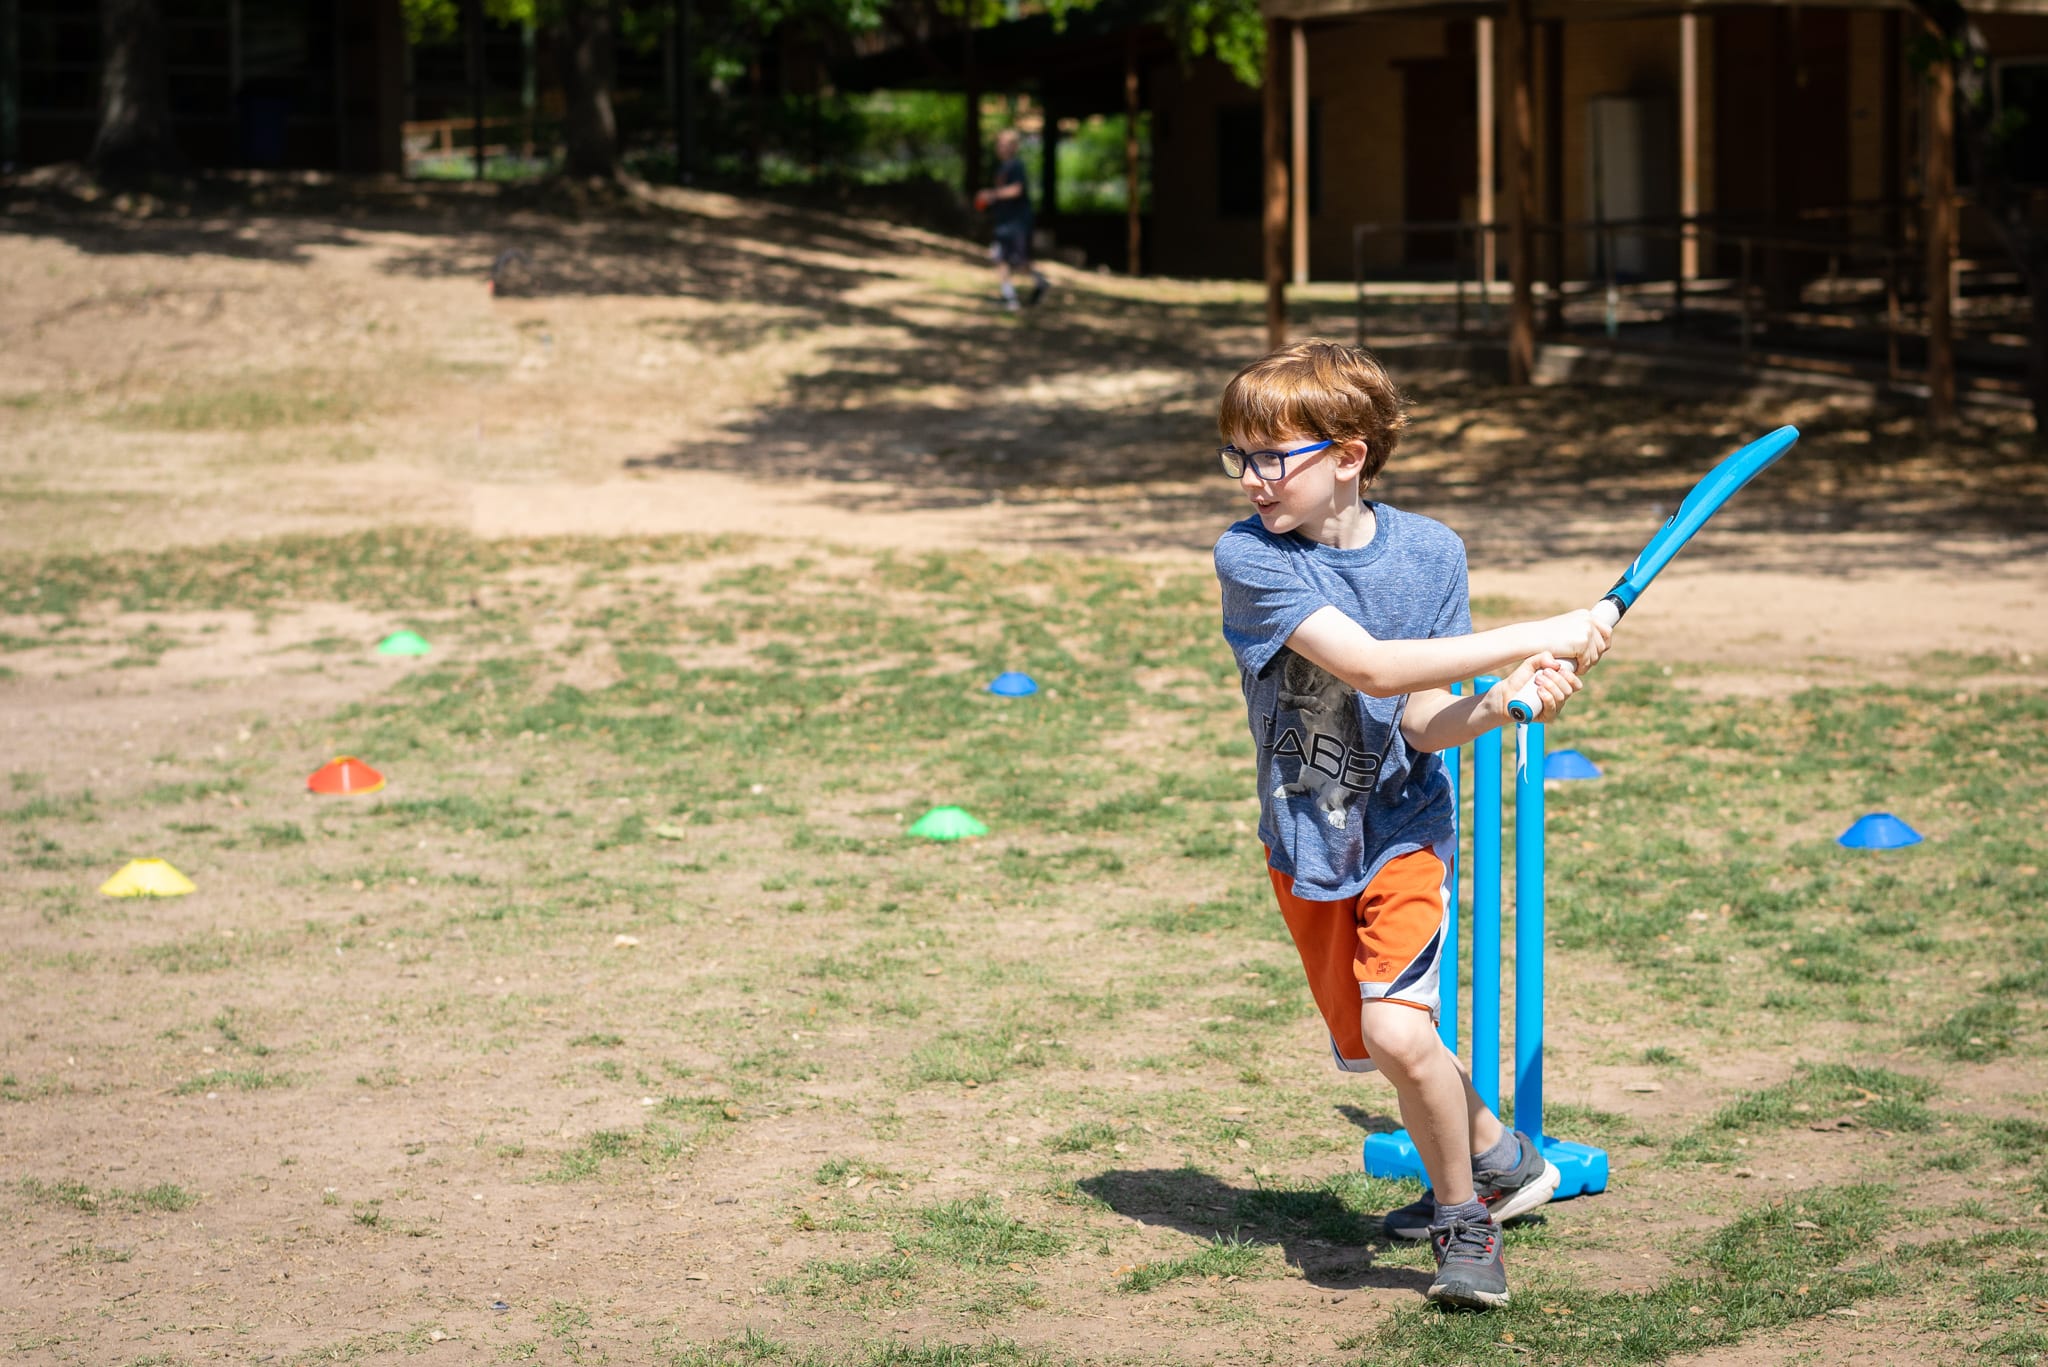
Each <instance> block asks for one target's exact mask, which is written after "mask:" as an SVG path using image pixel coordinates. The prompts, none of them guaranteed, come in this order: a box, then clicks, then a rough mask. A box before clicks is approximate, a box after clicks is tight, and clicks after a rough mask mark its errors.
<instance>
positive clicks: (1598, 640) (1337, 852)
mask: <svg viewBox="0 0 2048 1367" xmlns="http://www.w3.org/2000/svg"><path fill="white" fill-rule="evenodd" d="M1402 410H1403V400H1402V398H1401V395H1400V394H1399V393H1398V392H1397V391H1396V390H1395V388H1394V386H1393V383H1392V381H1390V380H1389V379H1388V378H1387V374H1386V372H1385V371H1384V370H1382V369H1381V368H1380V366H1379V363H1378V362H1377V361H1375V360H1374V359H1373V358H1372V357H1371V356H1370V355H1368V354H1367V353H1366V352H1364V351H1362V350H1360V349H1358V348H1356V347H1349V346H1344V345H1341V344H1339V343H1335V342H1322V341H1307V342H1298V343H1295V344H1294V345H1292V346H1287V347H1283V348H1281V349H1280V350H1278V351H1275V352H1273V353H1272V354H1270V355H1268V356H1265V357H1263V358H1262V359H1260V360H1257V361H1254V362H1253V363H1252V364H1250V365H1248V366H1246V367H1245V368H1244V369H1243V370H1241V371H1239V372H1238V373H1237V375H1236V377H1235V378H1234V379H1232V380H1231V382H1230V384H1229V386H1228V387H1227V388H1226V389H1225V390H1224V392H1223V402H1222V407H1221V411H1220V412H1219V414H1218V416H1217V426H1218V430H1219V431H1220V433H1221V435H1222V436H1223V439H1224V441H1225V442H1226V443H1227V444H1226V445H1224V446H1223V447H1222V448H1221V452H1220V454H1221V456H1222V459H1223V468H1224V472H1225V473H1226V474H1228V475H1230V476H1231V477H1232V478H1233V479H1235V480H1236V481H1237V483H1238V487H1239V488H1240V490H1242V491H1243V493H1244V495H1245V496H1246V498H1247V499H1249V500H1250V502H1251V505H1252V510H1253V516H1251V517H1248V518H1246V519H1244V520H1243V521H1241V522H1238V523H1236V524H1234V525H1233V526H1231V527H1230V528H1229V529H1228V530H1227V531H1225V532H1224V533H1223V536H1222V537H1221V539H1219V540H1218V541H1217V543H1216V574H1217V577H1218V579H1220V580H1221V581H1222V587H1223V635H1224V638H1225V639H1226V640H1227V641H1228V642H1229V643H1230V648H1231V651H1232V653H1233V654H1235V656H1236V657H1237V663H1238V671H1239V679H1240V682H1241V684H1242V686H1243V689H1244V696H1245V705H1246V708H1247V714H1248V718H1249V720H1250V723H1251V728H1252V737H1253V740H1254V742H1255V744H1256V745H1257V748H1258V782H1259V838H1260V840H1261V841H1262V842H1263V843H1264V845H1265V846H1266V851H1267V861H1266V862H1267V872H1268V875H1269V876H1270V877H1271V879H1272V882H1273V891H1274V894H1275V896H1276V897H1277V899H1278V901H1279V903H1280V911H1281V915H1282V916H1283V917H1284V918H1285V919H1286V922H1287V928H1288V931H1289V933H1290V934H1291V935H1292V936H1293V937H1294V944H1295V948H1296V949H1297V950H1299V951H1300V954H1301V961H1302V967H1303V968H1304V969H1306V970H1307V973H1308V978H1309V988H1310V991H1311V992H1312V993H1313V995H1314V997H1315V1000H1316V1005H1317V1006H1318V1007H1319V1008H1320V1009H1321V1011H1322V1014H1323V1019H1324V1022H1325V1023H1326V1024H1327V1025H1328V1026H1329V1030H1330V1047H1331V1051H1332V1053H1333V1054H1334V1055H1335V1057H1336V1063H1337V1066H1338V1067H1339V1068H1341V1069H1343V1070H1345V1071H1347V1072H1366V1071H1372V1070H1375V1069H1376V1070H1377V1071H1379V1072H1380V1073H1382V1074H1384V1075H1385V1076H1386V1078H1387V1080H1388V1081H1389V1082H1391V1083H1392V1084H1393V1086H1394V1094H1395V1096H1396V1098H1397V1099H1398V1100H1399V1103H1400V1112H1401V1119H1402V1121H1403V1123H1405V1124H1406V1125H1407V1127H1408V1133H1409V1135H1410V1137H1411V1138H1412V1139H1413V1140H1414V1142H1415V1146H1416V1148H1417V1150H1418V1151H1419V1152H1420V1153H1421V1156H1422V1160H1423V1164H1424V1166H1425V1167H1427V1168H1428V1170H1429V1174H1430V1177H1431V1178H1432V1179H1433V1185H1432V1187H1431V1189H1430V1190H1429V1191H1426V1192H1424V1193H1423V1197H1422V1200H1421V1201H1418V1202H1416V1203H1415V1204H1414V1205H1412V1206H1409V1207H1406V1208H1405V1209H1403V1210H1399V1211H1396V1212H1394V1213H1393V1214H1392V1215H1390V1216H1388V1217H1387V1229H1388V1232H1389V1233H1390V1234H1392V1235H1394V1236H1396V1237H1405V1238H1421V1237H1424V1236H1425V1235H1426V1236H1427V1237H1428V1238H1429V1239H1430V1240H1431V1242H1432V1244H1433V1245H1434V1246H1435V1250H1436V1261H1437V1273H1436V1278H1435V1280H1434V1281H1433V1282H1432V1283H1431V1285H1430V1288H1429V1296H1430V1299H1432V1300H1435V1301H1438V1302H1441V1303H1443V1304H1446V1305H1452V1306H1461V1307H1467V1308H1473V1309H1479V1308H1485V1307H1490V1306H1501V1305H1505V1304H1507V1302H1508V1288H1507V1274H1506V1269H1505V1268H1504V1267H1503V1265H1502V1262H1501V1254H1500V1239H1499V1230H1498V1225H1499V1223H1500V1222H1502V1221H1505V1220H1508V1219H1511V1218H1513V1217H1514V1216H1516V1215H1520V1214H1523V1213H1525V1212H1527V1211H1529V1210H1531V1209H1533V1208H1535V1207H1537V1206H1539V1205H1542V1204H1543V1203H1544V1202H1545V1201H1548V1200H1549V1199H1550V1197H1551V1195H1552V1193H1554V1192H1555V1191H1556V1190H1557V1185H1558V1181H1559V1174H1558V1171H1557V1168H1556V1167H1555V1166H1554V1165H1552V1164H1551V1163H1549V1162H1548V1161H1547V1160H1546V1159H1544V1157H1543V1156H1542V1154H1541V1153H1540V1152H1539V1151H1538V1150H1537V1148H1536V1146H1535V1145H1534V1144H1532V1143H1531V1142H1530V1141H1529V1138H1528V1136H1526V1135H1523V1134H1520V1133H1511V1132H1509V1131H1507V1130H1506V1129H1504V1128H1503V1127H1502V1125H1501V1123H1500V1121H1499V1120H1498V1119H1496V1118H1495V1117H1494V1115H1493V1114H1492V1112H1490V1111H1489V1110H1487V1108H1486V1107H1485V1105H1484V1104H1483V1103H1481V1101H1480V1100H1479V1097H1478V1094H1477V1093H1475V1092H1474V1091H1473V1089H1472V1083H1471V1080H1470V1078H1469V1076H1468V1075H1467V1074H1466V1072H1465V1069H1464V1066H1463V1065H1462V1064H1461V1063H1460V1062H1459V1061H1458V1059H1457V1057H1456V1056H1455V1055H1453V1054H1452V1053H1451V1052H1450V1051H1449V1050H1448V1049H1446V1048H1444V1046H1443V1043H1442V1042H1441V1041H1440V1040H1439V1039H1438V1038H1437V1034H1436V1024H1437V1010H1438V1006H1437V973H1438V962H1437V960H1438V955H1439V952H1440V949H1441V946H1442V943H1443V925H1444V921H1445V918H1446V916H1447V915H1448V914H1449V909H1450V890H1449V889H1448V888H1447V887H1446V885H1445V884H1446V872H1445V869H1446V863H1447V861H1448V860H1449V858H1450V855H1451V850H1452V846H1453V842H1454V841H1455V839H1456V821H1457V814H1456V811H1455V808H1454V805H1453V803H1452V800H1451V789H1450V782H1449V778H1448V776H1447V775H1446V774H1445V771H1444V766H1443V763H1442V761H1440V760H1439V759H1437V757H1436V752H1437V751H1440V750H1444V749H1447V748H1449V747H1450V746H1454V745H1463V744H1465V743H1466V742H1467V741H1470V740H1471V739H1473V738H1474V737H1475V736H1477V735H1479V734H1481V733H1482V732H1484V731H1488V730H1491V729H1492V728H1494V727H1496V726H1500V725H1502V724H1503V723H1504V722H1506V721H1507V720H1508V715H1507V700H1508V699H1509V698H1511V697H1512V696H1514V694H1515V691H1516V690H1517V689H1519V688H1521V687H1522V686H1523V685H1524V684H1525V683H1527V682H1528V681H1529V680H1530V679H1531V678H1532V677H1533V678H1535V679H1536V681H1537V686H1538V689H1539V690H1540V693H1541V696H1542V699H1543V711H1542V713H1541V714H1540V717H1539V719H1540V720H1545V721H1547V720H1550V719H1551V718H1553V717H1555V716H1556V715H1557V709H1558V708H1559V706H1560V705H1562V704H1563V703H1564V701H1565V700H1566V699H1567V698H1569V697H1570V696H1571V695H1572V694H1573V693H1574V692H1576V691H1578V689H1579V688H1580V687H1581V682H1580V678H1579V676H1578V675H1576V674H1573V673H1571V672H1569V671H1566V670H1562V669H1558V668H1556V667H1555V666H1556V665H1557V663H1558V662H1559V661H1560V660H1566V659H1569V660H1571V661H1572V662H1573V663H1574V664H1575V665H1576V666H1577V668H1578V670H1579V671H1580V672H1581V673H1583V671H1584V670H1586V669H1588V668H1590V667H1591V666H1592V665H1593V663H1594V662H1595V661H1596V660H1598V659H1599V658H1600V655H1601V653H1602V652H1603V651H1604V650H1605V649H1606V647H1607V638H1608V635H1609V632H1608V629H1607V628H1606V627H1604V626H1602V625H1600V624H1599V623H1598V622H1596V621H1595V620H1594V619H1593V616H1592V614H1591V613H1590V612H1571V613H1566V614H1564V615H1563V616H1560V617H1552V618H1549V619H1547V620H1544V621H1538V622H1524V623H1520V624H1517V625H1515V626H1510V627H1501V628H1498V629H1496V630H1493V631H1487V632H1481V633H1479V634H1478V635H1473V634H1472V624H1471V613H1470V608H1469V605H1468V603H1467V601H1466V584H1465V548H1464V545H1463V543H1462V542H1460V541H1459V539H1458V537H1457V536H1456V534H1454V533H1453V532H1451V531H1450V529H1449V528H1447V527H1445V526H1443V525H1442V524H1441V523H1438V522H1434V521H1432V520H1430V519H1429V518H1426V517H1421V516H1419V515H1417V514H1414V513H1404V512H1401V511H1399V510H1398V509H1395V508H1391V507H1389V506H1387V505H1386V504H1384V503H1376V502H1373V501H1371V500H1370V499H1368V498H1367V497H1366V494H1367V493H1368V492H1369V490H1370V489H1371V487H1372V483H1373V480H1374V479H1375V478H1377V477H1378V475H1379V472H1380V471H1381V469H1382V468H1384V466H1385V465H1386V462H1387V458H1388V457H1389V456H1390V455H1392V454H1393V451H1394V447H1395V444H1396V442H1397V441H1398V439H1399V436H1400V431H1401V428H1402V426H1403V425H1404V423H1405V417H1404V415H1403V411H1402ZM1511 663H1512V664H1513V666H1514V667H1513V669H1512V671H1511V672H1510V673H1509V674H1508V676H1507V677H1506V679H1504V680H1503V681H1502V682H1501V683H1500V684H1499V685H1498V686H1496V687H1495V688H1494V689H1493V690H1492V691H1490V692H1488V693H1486V694H1483V695H1478V696H1465V697H1454V696H1452V695H1451V693H1450V692H1449V685H1450V684H1451V683H1453V682H1454V681H1456V680H1459V679H1466V678H1471V677H1472V676H1473V675H1475V674H1482V673H1488V672H1491V671H1494V670H1496V669H1499V668H1503V667H1505V666H1507V665H1509V664H1511Z"/></svg>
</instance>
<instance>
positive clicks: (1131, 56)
mask: <svg viewBox="0 0 2048 1367" xmlns="http://www.w3.org/2000/svg"><path fill="white" fill-rule="evenodd" d="M1139 112H1140V111H1139V107H1138V30H1137V29H1136V28H1131V29H1129V30H1127V31H1126V32H1125V34H1124V237H1125V244H1126V253H1125V256H1124V262H1125V270H1126V271H1127V272H1128V273H1129V274H1131V275H1136V274H1138V271H1139V269H1140V267H1139V259H1140V258H1139V256H1138V249H1139V248H1140V247H1142V246H1143V245H1144V242H1143V239H1144V235H1145V227H1144V217H1143V211H1142V210H1143V206H1141V205H1140V204H1139V202H1138V200H1139V195H1138V190H1139V184H1138V115H1139Z"/></svg>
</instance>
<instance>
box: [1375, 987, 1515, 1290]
mask: <svg viewBox="0 0 2048 1367" xmlns="http://www.w3.org/2000/svg"><path fill="white" fill-rule="evenodd" d="M1359 1015H1360V1021H1361V1026H1362V1028H1363V1030H1364V1032H1365V1044H1366V1048H1367V1049H1369V1050H1370V1051H1371V1052H1372V1059H1373V1062H1375V1063H1377V1064H1378V1065H1379V1067H1380V1072H1381V1073H1383V1074H1385V1075H1386V1079H1387V1081H1389V1082H1391V1083H1392V1084H1393V1085H1394V1094H1395V1095H1396V1096H1397V1097H1399V1098H1400V1103H1401V1120H1402V1122H1403V1123H1404V1124H1406V1125H1407V1127H1408V1138H1409V1140H1410V1141H1411V1142H1412V1143H1413V1144H1414V1145H1415V1150H1416V1152H1417V1153H1419V1154H1420V1155H1421V1156H1422V1165H1423V1167H1424V1168H1426V1169H1427V1170H1428V1172H1429V1176H1430V1181H1431V1184H1432V1186H1433V1187H1434V1189H1435V1192H1436V1218H1435V1220H1433V1221H1432V1222H1431V1224H1430V1227H1429V1237H1430V1241H1431V1243H1432V1244H1433V1245H1434V1246H1435V1250H1436V1267H1437V1272H1436V1278H1435V1280H1434V1281H1432V1282H1431V1283H1430V1287H1429V1297H1430V1299H1431V1300H1436V1301H1442V1302H1444V1303H1445V1304H1447V1305H1460V1306H1468V1307H1472V1308H1485V1307H1489V1306H1499V1305H1506V1304H1507V1303H1508V1277H1507V1268H1506V1266H1505V1264H1504V1263H1503V1262H1502V1260H1501V1247H1500V1231H1499V1229H1498V1228H1496V1227H1495V1225H1494V1223H1493V1221H1492V1220H1491V1219H1489V1218H1488V1217H1487V1213H1486V1207H1485V1206H1484V1205H1483V1204H1481V1203H1480V1201H1479V1200H1478V1199H1477V1198H1476V1195H1475V1192H1474V1188H1473V1175H1472V1121H1473V1115H1472V1111H1471V1108H1470V1106H1469V1105H1468V1103H1467V1101H1466V1096H1467V1093H1468V1091H1469V1088H1468V1086H1467V1084H1466V1081H1465V1078H1464V1075H1463V1073H1462V1071H1461V1070H1460V1069H1459V1067H1458V1062H1457V1060H1456V1059H1455V1058H1454V1057H1452V1055H1451V1052H1450V1051H1449V1050H1448V1049H1446V1048H1444V1046H1443V1041H1442V1040H1440V1039H1438V1038H1437V1033H1436V1022H1435V1021H1434V1020H1432V1019H1431V1018H1430V1015H1429V1013H1428V1012H1426V1011H1421V1010H1417V1009H1416V1008H1415V1007H1413V1006H1409V1005H1406V1004H1405V1003H1402V1002H1400V1001H1388V1000H1379V1001H1368V1002H1366V1003H1365V1004H1364V1007H1363V1009H1362V1010H1361V1011H1360V1012H1359Z"/></svg>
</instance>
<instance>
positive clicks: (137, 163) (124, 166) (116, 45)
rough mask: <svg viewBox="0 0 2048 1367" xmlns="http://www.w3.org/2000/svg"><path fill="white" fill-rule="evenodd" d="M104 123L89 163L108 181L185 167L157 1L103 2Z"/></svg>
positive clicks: (115, 0) (94, 141)
mask: <svg viewBox="0 0 2048 1367" xmlns="http://www.w3.org/2000/svg"><path fill="white" fill-rule="evenodd" d="M100 39H101V44H102V46H103V48H104V51H105V61H104V63H103V65H102V68H101V72H100V124H99V129H98V131H97V132H96V133H94V135H93V140H92V152H91V154H90V156H89V157H88V161H89V163H90V165H91V166H92V168H93V170H94V171H95V172H97V173H98V174H99V175H100V177H101V178H102V179H106V180H141V179H146V178H148V177H150V176H154V175H162V174H166V173H171V172H176V171H180V170H183V169H184V165H185V161H184V158H183V157H181V156H180V155H179V154H178V145H177V142H176V141H175V140H174V139H173V138H172V136H171V102H170V92H169V85H168V82H167V81H166V79H165V77H164V26H163V18H162V16H161V15H160V14H159V13H158V11H157V0H100Z"/></svg>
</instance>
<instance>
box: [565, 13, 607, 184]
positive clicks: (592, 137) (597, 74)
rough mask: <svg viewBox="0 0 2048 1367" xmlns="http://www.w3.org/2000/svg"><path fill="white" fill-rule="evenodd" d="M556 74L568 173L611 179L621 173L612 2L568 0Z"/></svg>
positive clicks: (578, 177)
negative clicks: (614, 106) (614, 112)
mask: <svg viewBox="0 0 2048 1367" xmlns="http://www.w3.org/2000/svg"><path fill="white" fill-rule="evenodd" d="M554 39H555V41H554V48H555V74H556V75H557V76H558V77H559V78H560V80H561V82H562V102H563V109H562V136H563V141H564V142H565V143H566V144H567V151H568V160H567V163H566V164H565V165H564V166H563V168H562V171H563V174H565V175H568V176H571V177H573V178H575V179H578V180H588V179H591V178H599V179H605V180H609V179H611V178H612V177H614V176H616V175H618V173H619V127H618V123H617V122H616V120H614V119H613V117H612V7H611V3H610V0H568V3H566V4H565V5H563V7H562V17H561V19H560V20H559V21H558V22H557V23H556V24H555V33H554Z"/></svg>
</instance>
